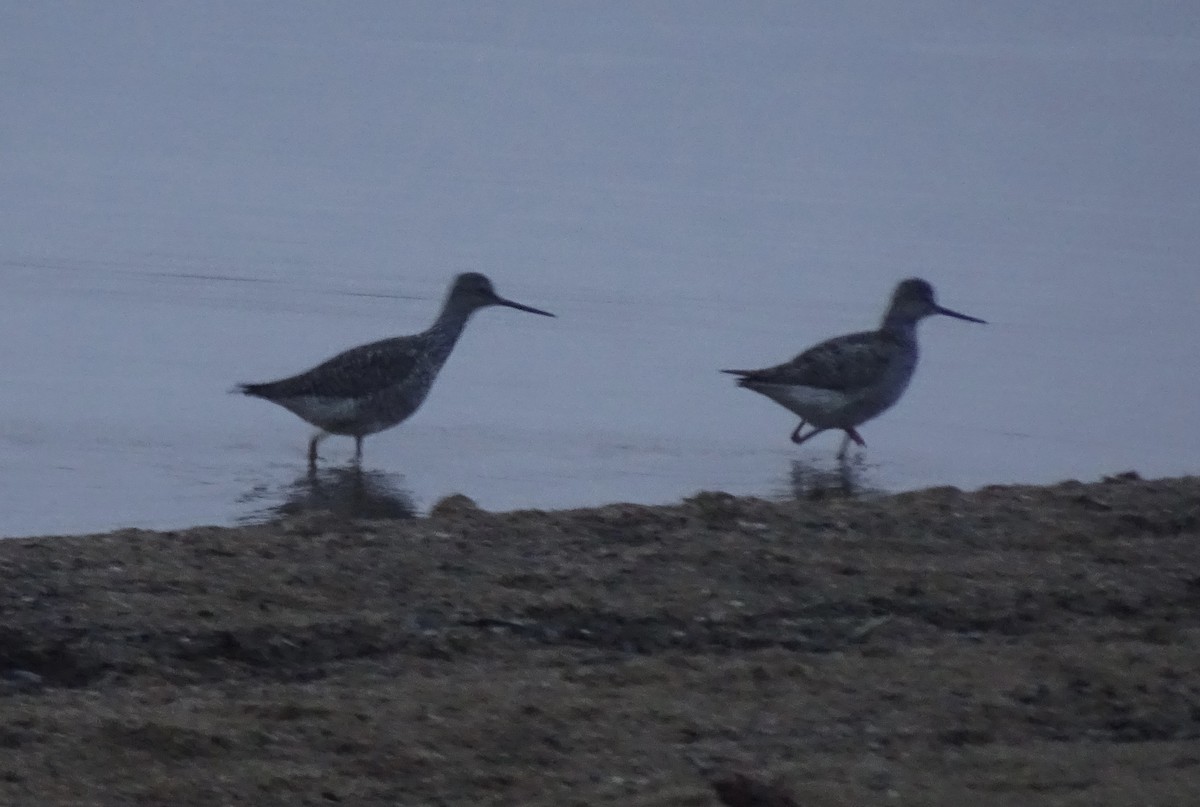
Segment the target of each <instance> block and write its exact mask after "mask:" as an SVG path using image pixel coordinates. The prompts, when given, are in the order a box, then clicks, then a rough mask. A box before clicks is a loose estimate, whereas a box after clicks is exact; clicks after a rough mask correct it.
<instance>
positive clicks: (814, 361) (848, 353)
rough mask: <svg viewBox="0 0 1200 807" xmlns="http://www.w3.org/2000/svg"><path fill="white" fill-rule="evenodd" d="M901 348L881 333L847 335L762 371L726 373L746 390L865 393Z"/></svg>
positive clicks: (815, 346) (730, 371)
mask: <svg viewBox="0 0 1200 807" xmlns="http://www.w3.org/2000/svg"><path fill="white" fill-rule="evenodd" d="M902 350H903V345H902V344H901V343H900V342H899V341H898V340H896V339H894V338H892V337H891V336H890V335H889V334H887V333H886V332H883V331H863V332H860V333H851V334H846V335H845V336H838V337H835V338H833V339H828V340H826V341H824V342H821V343H819V344H816V345H814V346H813V347H810V348H809V349H808V350H806V351H804V352H803V353H800V354H799V355H797V356H795V357H794V358H792V359H791V360H789V361H786V362H784V363H783V364H777V365H775V366H774V367H765V368H763V369H761V370H726V371H725V372H727V373H731V374H733V375H736V376H739V379H738V384H739V385H740V386H743V387H747V388H749V389H756V388H758V387H763V386H772V385H778V386H789V387H810V388H813V389H821V390H828V391H830V392H838V393H842V394H846V395H850V394H853V393H855V392H857V391H859V390H862V389H866V388H868V387H870V386H871V385H872V384H874V383H876V382H878V381H879V380H880V379H881V378H882V377H884V375H885V374H886V373H887V371H888V368H889V366H890V365H891V364H892V363H893V362H894V361H895V360H896V358H897V356H898V354H899V353H900V352H901V351H902Z"/></svg>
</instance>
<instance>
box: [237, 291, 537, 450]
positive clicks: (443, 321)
mask: <svg viewBox="0 0 1200 807" xmlns="http://www.w3.org/2000/svg"><path fill="white" fill-rule="evenodd" d="M491 305H502V306H507V307H508V308H515V309H517V310H518V311H528V312H529V313H531V314H541V315H542V316H545V317H552V316H554V315H553V314H551V313H550V312H549V311H542V310H541V309H538V308H531V307H529V306H527V305H521V304H520V303H514V302H513V301H512V300H506V299H504V298H503V297H501V296H500V295H498V294H496V290H495V289H494V288H493V287H492V281H490V280H488V279H487V277H485V276H484V275H481V274H479V273H478V272H468V273H466V274H462V275H459V276H458V277H456V278H454V282H453V283H452V284H450V291H449V293H447V295H446V302H445V303H444V304H443V305H442V312H441V313H440V314H438V318H437V319H436V320H435V321H434V323H433V325H431V326H429V329H428V330H425V331H422V332H421V333H417V334H413V335H412V336H397V337H393V338H391V339H382V340H380V341H378V342H371V343H370V344H366V345H359V346H358V347H355V348H351V349H349V350H347V351H345V352H344V353H339V354H338V355H336V356H334V357H333V358H331V359H329V360H328V361H324V362H322V363H321V364H318V365H317V366H316V367H314V368H312V369H311V370H308V371H307V372H303V373H300V374H299V375H294V376H291V377H290V378H283V379H280V380H279V381H269V382H267V383H265V384H239V385H238V386H237V387H236V388H235V390H234V391H235V392H243V393H245V394H246V395H253V396H255V397H257V398H263V399H265V400H268V401H271V402H272V403H277V404H279V405H280V406H282V407H283V408H285V409H287V410H289V411H291V412H293V413H295V414H297V415H299V416H300V417H302V418H304V419H305V420H307V421H308V422H309V423H311V424H313V425H314V426H316V427H317V428H318V429H320V431H318V432H317V433H316V434H315V435H313V437H312V439H311V440H310V441H309V443H308V463H309V465H310V466H314V467H315V465H316V462H317V444H318V443H319V442H320V441H321V440H323V439H325V438H326V437H327V436H329V435H330V434H342V435H346V436H349V437H353V438H354V459H355V461H357V462H361V461H362V443H363V438H364V437H366V436H367V435H368V434H374V433H375V432H379V431H383V430H384V429H390V428H391V427H392V426H396V425H398V424H400V423H402V422H403V421H404V420H406V419H407V418H408V417H409V416H410V415H412V413H413V412H415V411H417V407H419V406H420V405H421V403H422V401H424V400H425V396H426V395H428V394H429V388H430V387H431V386H433V381H434V379H435V378H437V374H438V371H439V370H441V369H442V365H443V364H445V363H446V359H448V358H449V357H450V352H451V351H452V350H453V349H454V344H455V342H457V341H458V337H459V336H460V335H461V334H462V331H463V328H464V327H465V326H466V324H467V320H468V319H470V318H471V315H472V314H473V313H475V312H476V311H478V310H479V309H480V308H486V307H487V306H491Z"/></svg>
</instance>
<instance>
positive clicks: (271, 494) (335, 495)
mask: <svg viewBox="0 0 1200 807" xmlns="http://www.w3.org/2000/svg"><path fill="white" fill-rule="evenodd" d="M239 501H240V502H241V503H243V504H249V503H255V502H267V504H266V505H265V506H264V507H261V508H259V509H257V510H255V511H254V512H252V513H250V514H249V515H247V516H246V517H244V518H243V519H241V520H242V521H243V522H244V523H253V522H260V521H269V520H272V519H276V518H283V517H285V516H295V515H299V514H301V513H311V512H325V513H333V514H334V515H338V516H343V517H346V518H416V516H417V506H416V503H415V502H414V501H413V497H412V493H411V492H410V491H409V490H408V489H407V488H406V487H405V485H404V477H403V475H402V474H396V473H390V472H388V471H367V470H363V469H362V468H361V467H359V466H358V465H348V466H344V467H324V468H319V469H310V470H308V471H306V472H305V473H304V474H302V475H301V476H299V477H297V478H296V479H295V480H293V481H292V482H290V483H289V484H287V485H284V486H283V487H281V488H279V489H276V490H273V489H271V488H270V487H269V486H266V485H263V486H259V487H255V488H254V489H253V490H251V491H249V492H248V493H246V494H244V495H243V496H242V497H241V498H240V500H239Z"/></svg>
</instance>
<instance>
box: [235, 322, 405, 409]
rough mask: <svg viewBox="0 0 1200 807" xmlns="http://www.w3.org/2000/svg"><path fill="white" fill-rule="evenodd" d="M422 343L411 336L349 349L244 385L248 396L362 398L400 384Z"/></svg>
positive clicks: (275, 398)
mask: <svg viewBox="0 0 1200 807" xmlns="http://www.w3.org/2000/svg"><path fill="white" fill-rule="evenodd" d="M420 353H421V350H420V345H419V344H418V343H417V340H415V339H413V338H412V337H409V336H398V337H394V338H392V339H383V340H381V341H379V342H371V343H370V344H367V345H359V346H358V347H353V348H350V349H349V350H347V351H345V352H344V353H339V354H338V355H336V356H334V357H333V358H331V359H329V360H327V361H324V362H322V363H321V364H318V365H317V366H316V367H314V368H312V369H311V370H308V371H307V372H304V373H300V374H299V375H294V376H291V377H290V378H281V379H280V380H278V381H269V382H267V383H265V384H243V385H241V390H242V391H243V392H245V393H246V394H247V395H257V396H258V397H260V398H268V399H272V400H278V399H281V398H298V397H301V396H314V397H318V398H361V397H364V396H367V395H370V394H372V393H375V392H379V391H380V390H382V389H384V388H385V387H389V386H392V385H394V384H397V383H399V382H400V381H402V380H403V379H404V378H406V377H407V376H408V375H410V374H411V373H412V372H413V369H414V368H415V366H416V363H417V357H418V355H420Z"/></svg>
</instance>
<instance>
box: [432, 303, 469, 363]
mask: <svg viewBox="0 0 1200 807" xmlns="http://www.w3.org/2000/svg"><path fill="white" fill-rule="evenodd" d="M474 310H475V309H473V308H465V307H463V306H458V305H454V304H453V302H447V303H446V305H445V306H443V308H442V313H440V314H438V318H437V319H436V320H434V321H433V324H432V325H430V326H429V328H428V329H427V330H426V331H425V336H426V337H427V338H428V339H430V340H432V341H434V342H437V343H439V344H441V345H444V349H445V350H446V351H447V352H449V350H450V348H452V347H454V343H455V342H457V341H458V337H459V336H461V335H462V332H463V328H465V327H466V326H467V320H469V319H470V318H471V314H472V313H473V312H474Z"/></svg>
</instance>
